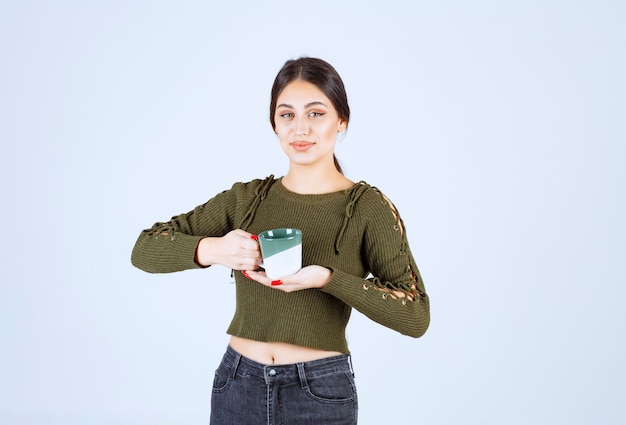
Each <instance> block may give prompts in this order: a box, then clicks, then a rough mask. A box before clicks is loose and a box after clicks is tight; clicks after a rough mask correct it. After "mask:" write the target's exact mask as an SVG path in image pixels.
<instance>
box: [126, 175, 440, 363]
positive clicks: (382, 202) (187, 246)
mask: <svg viewBox="0 0 626 425" xmlns="http://www.w3.org/2000/svg"><path fill="white" fill-rule="evenodd" d="M281 227H292V228H298V229H300V230H302V234H303V239H302V257H303V266H307V265H312V264H315V265H320V266H324V267H327V268H329V269H330V270H331V271H332V275H331V278H330V280H329V282H328V283H327V284H326V286H324V287H323V288H321V289H305V290H300V291H295V292H290V293H286V292H283V291H280V290H276V289H274V288H270V287H267V286H264V285H261V284H258V283H256V282H254V281H251V280H249V279H247V278H246V277H245V276H244V275H243V274H242V273H241V272H239V271H235V272H234V276H235V282H236V309H235V314H234V317H233V319H232V322H231V324H230V326H229V328H228V331H227V332H228V333H229V334H231V335H235V336H238V337H242V338H247V339H252V340H256V341H264V342H285V343H290V344H295V345H300V346H306V347H313V348H317V349H321V350H327V351H339V352H343V353H349V350H348V344H347V341H346V336H345V329H346V325H347V323H348V319H349V318H350V313H351V310H352V308H355V309H357V310H358V311H360V312H361V313H363V314H365V315H366V316H367V317H369V318H370V319H372V320H374V321H375V322H378V323H380V324H382V325H384V326H387V327H389V328H391V329H394V330H396V331H398V332H400V333H402V334H405V335H409V336H412V337H415V338H417V337H420V336H422V335H423V334H424V332H426V329H427V328H428V325H429V322H430V304H429V298H428V296H427V294H426V291H425V289H424V284H423V282H422V278H421V276H420V273H419V271H418V268H417V266H416V264H415V260H414V258H413V256H412V254H411V251H410V249H409V246H408V243H407V236H406V232H405V229H404V225H403V222H402V219H401V218H400V215H399V214H398V212H397V210H396V208H395V207H394V206H393V204H392V203H391V202H390V201H389V199H388V198H386V197H385V196H384V195H383V194H382V193H381V192H380V191H379V190H378V189H376V188H374V187H372V186H370V185H368V184H366V183H364V182H360V183H357V184H355V185H354V186H353V187H351V188H350V189H347V190H343V191H339V192H333V193H326V194H314V195H306V194H298V193H294V192H291V191H289V190H287V189H286V188H285V187H284V186H283V184H282V182H281V180H280V179H275V178H274V177H273V176H270V177H268V178H266V179H263V180H253V181H251V182H248V183H236V184H234V185H233V186H232V188H231V189H230V190H226V191H224V192H222V193H220V194H218V195H216V196H215V197H213V198H212V199H210V200H209V201H208V202H206V203H205V204H203V205H200V206H198V207H196V208H195V209H193V210H192V211H190V212H188V213H185V214H181V215H178V216H175V217H173V218H172V219H171V220H170V221H168V222H165V223H161V222H160V223H155V224H154V225H153V226H152V228H150V229H146V230H144V231H142V232H141V234H140V235H139V238H138V239H137V242H136V243H135V246H134V248H133V251H132V256H131V261H132V263H133V265H135V266H136V267H138V268H140V269H142V270H144V271H147V272H151V273H169V272H175V271H181V270H186V269H194V268H199V267H200V266H199V265H198V264H197V263H196V262H195V253H196V248H197V246H198V243H199V242H200V240H201V239H202V238H203V237H206V236H214V237H219V236H224V235H225V234H227V233H228V232H230V231H231V230H234V229H243V230H246V231H248V232H250V233H253V234H258V233H260V232H262V231H264V230H267V229H273V228H281Z"/></svg>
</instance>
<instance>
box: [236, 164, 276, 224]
mask: <svg viewBox="0 0 626 425" xmlns="http://www.w3.org/2000/svg"><path fill="white" fill-rule="evenodd" d="M275 181H276V179H274V175H273V174H270V175H269V176H268V177H267V178H265V180H263V182H262V183H261V184H260V185H259V187H257V188H256V192H255V195H254V199H253V200H252V204H250V207H249V208H248V210H247V211H246V215H244V217H243V218H242V219H241V223H240V224H239V226H237V228H238V229H242V230H246V229H247V228H248V226H250V224H251V223H252V220H254V216H255V214H256V211H257V209H258V208H259V205H260V204H261V201H262V200H264V199H265V198H266V197H267V194H268V192H269V191H270V188H271V187H272V185H273V184H274V182H275Z"/></svg>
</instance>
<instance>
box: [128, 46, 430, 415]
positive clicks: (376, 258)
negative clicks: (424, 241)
mask: <svg viewBox="0 0 626 425" xmlns="http://www.w3.org/2000/svg"><path fill="white" fill-rule="evenodd" d="M349 119H350V108H349V107H348V101H347V96H346V92H345V88H344V85H343V82H342V80H341V78H340V76H339V75H338V74H337V72H336V71H335V69H334V68H333V67H332V66H331V65H330V64H328V63H327V62H325V61H323V60H320V59H315V58H300V59H297V60H289V61H287V62H286V63H285V65H284V66H283V68H282V69H281V70H280V72H279V73H278V75H277V76H276V79H275V81H274V85H273V87H272V92H271V103H270V122H271V124H272V128H273V129H274V132H275V133H276V135H277V136H278V140H279V141H280V144H281V146H282V149H283V150H284V152H285V155H286V156H287V158H288V160H289V171H288V172H287V174H286V175H285V176H283V177H282V178H278V179H276V178H274V177H273V176H270V177H267V178H265V179H259V180H253V181H250V182H247V183H235V184H234V185H233V186H232V188H231V189H229V190H226V191H224V192H222V193H220V194H218V195H216V196H215V197H213V198H212V199H210V200H209V201H208V202H207V203H205V204H203V205H200V206H198V207H196V208H195V209H194V210H192V211H190V212H188V213H185V214H181V215H179V216H176V217H173V218H172V219H171V220H170V221H169V222H167V223H156V224H154V225H153V226H152V228H150V229H147V230H144V231H143V232H141V234H140V236H139V239H138V240H137V242H136V244H135V247H134V249H133V253H132V263H133V264H134V265H135V266H136V267H139V268H140V269H142V270H145V271H148V272H152V273H165V272H175V271H180V270H185V269H192V268H199V267H209V266H211V265H214V264H220V265H223V266H226V267H228V268H231V269H233V271H234V276H235V281H236V288H237V289H236V311H235V314H234V317H233V319H232V322H231V324H230V326H229V328H228V331H227V332H228V334H230V335H231V339H230V344H229V346H228V347H227V350H226V354H225V355H224V357H223V360H222V362H221V364H220V365H219V367H218V369H217V371H216V374H215V380H214V383H213V393H212V400H211V424H217V425H228V424H247V425H249V424H257V423H258V424H270V423H271V424H274V423H285V424H356V421H357V395H356V388H355V384H354V375H353V371H352V366H351V362H350V352H349V350H348V345H347V342H346V337H345V328H346V325H347V323H348V319H349V317H350V312H351V310H352V308H356V309H357V310H359V311H361V312H362V313H364V314H365V315H367V316H368V317H369V318H371V319H372V320H374V321H376V322H378V323H380V324H382V325H384V326H387V327H389V328H391V329H394V330H396V331H398V332H401V333H403V334H406V335H409V336H412V337H415V338H417V337H420V336H421V335H423V334H424V332H426V329H427V328H428V325H429V321H430V312H429V299H428V296H427V295H426V291H425V289H424V285H423V282H422V279H421V277H420V273H419V271H418V268H417V266H416V264H415V261H414V259H413V256H412V255H411V252H410V250H409V246H408V243H407V236H406V232H405V229H404V225H403V222H402V220H401V218H400V215H399V214H398V211H397V210H396V208H395V207H394V206H393V204H392V203H391V202H390V201H389V199H388V198H386V197H385V196H384V195H383V194H382V193H381V192H380V191H379V190H377V189H376V188H375V187H373V186H370V185H368V184H366V183H364V182H359V183H354V182H352V181H350V180H349V179H348V178H346V177H345V176H344V175H343V173H342V171H341V168H340V166H339V164H338V163H337V160H336V158H335V155H334V148H335V142H336V139H337V135H338V133H341V132H343V131H345V130H346V128H347V127H348V122H349ZM282 227H291V228H298V229H300V230H302V234H303V245H302V255H303V266H304V267H303V268H302V269H301V270H300V271H298V272H297V273H295V274H293V275H289V276H282V277H280V278H279V279H270V278H268V277H267V276H266V275H265V273H264V271H262V269H261V268H260V264H261V262H262V258H261V252H260V250H259V244H258V242H257V239H258V238H257V236H256V235H257V234H259V233H260V232H262V231H264V230H268V229H274V228H282Z"/></svg>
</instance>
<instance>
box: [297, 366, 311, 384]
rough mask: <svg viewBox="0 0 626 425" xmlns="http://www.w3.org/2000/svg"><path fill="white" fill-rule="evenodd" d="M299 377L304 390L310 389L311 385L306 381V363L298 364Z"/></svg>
mask: <svg viewBox="0 0 626 425" xmlns="http://www.w3.org/2000/svg"><path fill="white" fill-rule="evenodd" d="M296 366H297V367H298V376H299V377H300V386H301V387H302V389H303V390H306V389H307V388H309V383H308V382H307V380H306V373H304V363H298V364H297V365H296Z"/></svg>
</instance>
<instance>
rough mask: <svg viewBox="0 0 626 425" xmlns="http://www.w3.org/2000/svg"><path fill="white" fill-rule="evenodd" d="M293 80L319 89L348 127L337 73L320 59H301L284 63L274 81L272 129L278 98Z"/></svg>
mask: <svg viewBox="0 0 626 425" xmlns="http://www.w3.org/2000/svg"><path fill="white" fill-rule="evenodd" d="M295 80H302V81H306V82H308V83H311V84H313V85H315V86H316V87H317V88H319V89H320V90H321V91H322V93H324V94H325V95H326V97H328V99H330V101H331V102H332V104H333V106H334V108H335V110H336V111H337V115H338V116H339V119H341V120H344V121H345V122H346V126H347V125H348V123H349V121H350V106H349V105H348V95H347V94H346V88H345V87H344V85H343V81H342V80H341V77H340V76H339V73H338V72H337V71H336V70H335V68H333V67H332V65H331V64H329V63H328V62H326V61H324V60H322V59H317V58H308V57H302V58H299V59H290V60H288V61H287V62H285V64H284V65H283V67H282V68H281V70H280V71H279V72H278V74H277V75H276V78H275V79H274V85H273V86H272V97H271V100H270V123H271V124H272V128H273V129H276V121H275V119H274V114H275V113H276V102H277V101H278V96H279V95H280V93H281V92H282V91H283V89H284V88H285V87H286V86H287V85H288V84H289V83H291V82H293V81H295ZM334 160H335V167H337V170H339V172H340V173H342V172H343V171H342V169H341V166H340V165H339V161H337V158H336V157H334Z"/></svg>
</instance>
